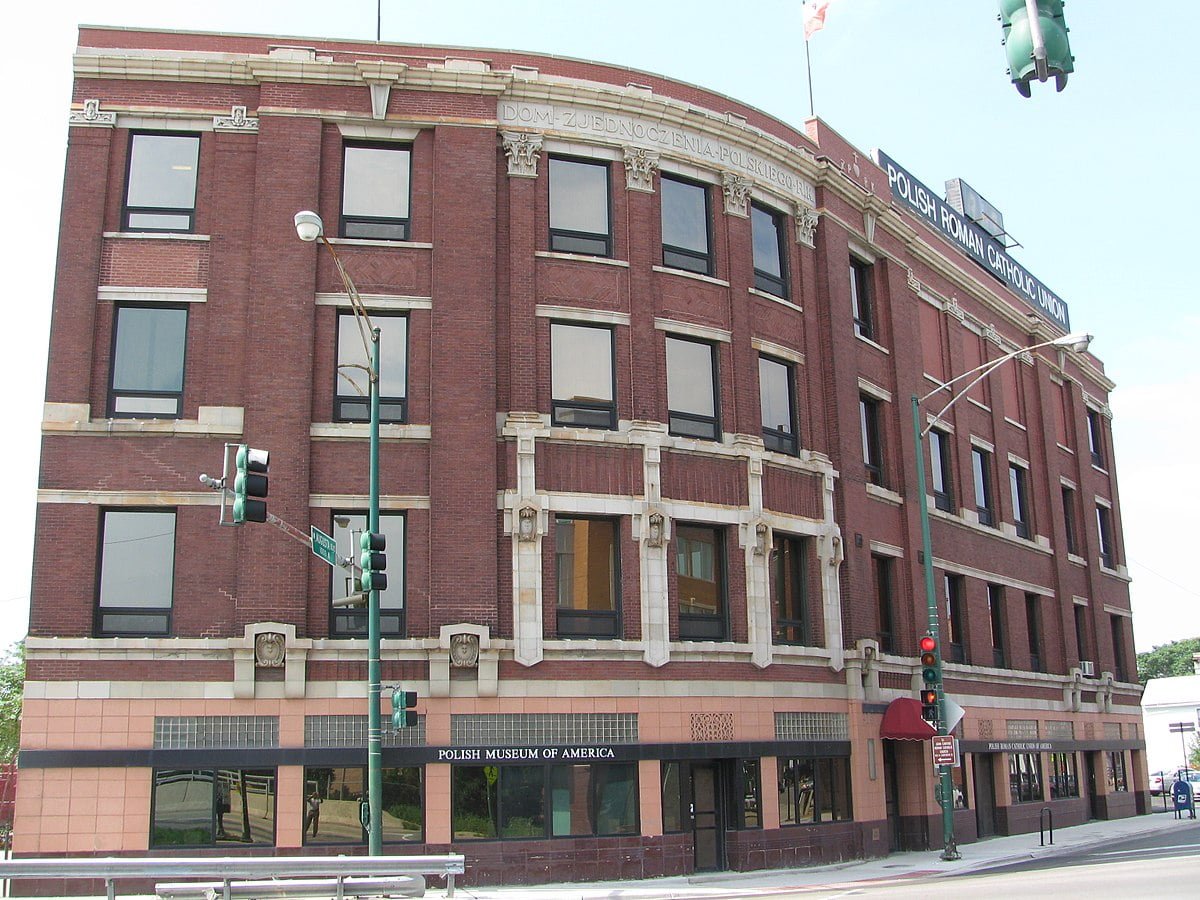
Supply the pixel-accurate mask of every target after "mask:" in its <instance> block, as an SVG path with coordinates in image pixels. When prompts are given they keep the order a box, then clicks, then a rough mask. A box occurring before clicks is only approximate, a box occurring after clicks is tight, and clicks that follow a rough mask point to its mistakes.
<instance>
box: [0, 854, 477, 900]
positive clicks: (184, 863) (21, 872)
mask: <svg viewBox="0 0 1200 900" xmlns="http://www.w3.org/2000/svg"><path fill="white" fill-rule="evenodd" d="M280 869H283V870H285V871H286V872H287V877H289V878H298V877H300V876H317V877H321V876H323V877H328V878H334V879H336V880H337V881H338V882H340V881H341V880H342V879H343V878H345V877H346V876H350V875H359V876H366V875H374V876H378V877H386V876H388V875H432V876H435V877H440V878H445V879H446V896H447V897H453V896H454V876H455V875H462V874H463V873H464V872H465V871H466V860H465V858H464V857H463V855H462V854H461V853H447V854H445V855H444V856H286V857H284V856H278V857H277V856H254V857H245V856H234V857H228V856H226V857H154V858H145V857H100V858H95V857H91V858H85V859H79V858H75V859H7V860H0V878H93V879H100V878H103V879H104V884H105V889H106V891H107V894H108V900H114V898H115V897H116V896H117V895H116V882H117V881H118V880H119V879H123V878H140V879H145V880H158V879H162V878H197V879H199V878H203V879H207V880H209V881H216V882H220V883H221V884H222V885H224V896H225V897H228V896H229V884H230V882H231V881H234V880H235V879H243V878H276V877H277V876H278V875H279V872H280Z"/></svg>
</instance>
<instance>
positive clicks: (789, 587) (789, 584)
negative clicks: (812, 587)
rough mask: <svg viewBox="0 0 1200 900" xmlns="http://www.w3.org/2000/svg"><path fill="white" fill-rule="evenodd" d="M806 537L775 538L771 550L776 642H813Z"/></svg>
mask: <svg viewBox="0 0 1200 900" xmlns="http://www.w3.org/2000/svg"><path fill="white" fill-rule="evenodd" d="M808 543H809V541H808V539H807V538H797V537H788V536H786V535H781V534H780V535H776V536H775V540H774V541H773V544H772V548H771V556H772V559H771V563H772V565H771V599H772V606H774V608H775V629H774V642H775V643H777V644H808V643H811V640H810V636H809V624H808V554H807V553H806V552H805V550H806V547H807V546H808Z"/></svg>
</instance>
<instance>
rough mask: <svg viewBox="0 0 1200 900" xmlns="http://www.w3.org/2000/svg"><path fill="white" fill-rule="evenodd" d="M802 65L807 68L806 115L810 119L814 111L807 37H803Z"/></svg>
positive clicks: (810, 61) (810, 58)
mask: <svg viewBox="0 0 1200 900" xmlns="http://www.w3.org/2000/svg"><path fill="white" fill-rule="evenodd" d="M804 65H805V67H806V68H807V69H808V117H809V118H810V119H811V118H813V116H815V115H816V113H815V112H814V111H813V88H812V56H811V55H810V54H809V52H808V38H805V39H804Z"/></svg>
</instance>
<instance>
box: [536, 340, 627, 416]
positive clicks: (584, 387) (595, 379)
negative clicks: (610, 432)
mask: <svg viewBox="0 0 1200 900" xmlns="http://www.w3.org/2000/svg"><path fill="white" fill-rule="evenodd" d="M613 369H614V366H613V330H612V329H611V328H606V327H604V326H593V325H574V324H567V323H565V322H552V323H551V324H550V395H551V399H550V407H551V409H550V418H551V424H554V425H569V426H574V427H578V428H610V429H612V428H616V427H617V404H616V400H615V399H614V398H615V394H616V388H615V384H614V381H613Z"/></svg>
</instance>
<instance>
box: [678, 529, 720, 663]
mask: <svg viewBox="0 0 1200 900" xmlns="http://www.w3.org/2000/svg"><path fill="white" fill-rule="evenodd" d="M675 574H676V580H677V587H678V592H679V637H680V639H681V640H685V641H720V640H724V639H725V618H726V615H725V592H726V584H725V535H724V532H723V531H722V530H721V529H719V528H710V527H705V526H701V525H678V526H676V528H675Z"/></svg>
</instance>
